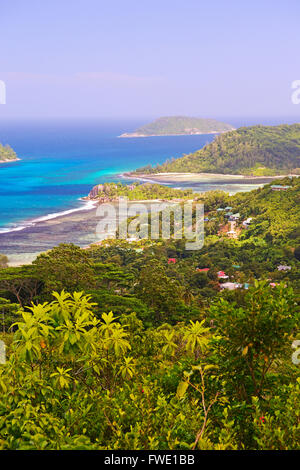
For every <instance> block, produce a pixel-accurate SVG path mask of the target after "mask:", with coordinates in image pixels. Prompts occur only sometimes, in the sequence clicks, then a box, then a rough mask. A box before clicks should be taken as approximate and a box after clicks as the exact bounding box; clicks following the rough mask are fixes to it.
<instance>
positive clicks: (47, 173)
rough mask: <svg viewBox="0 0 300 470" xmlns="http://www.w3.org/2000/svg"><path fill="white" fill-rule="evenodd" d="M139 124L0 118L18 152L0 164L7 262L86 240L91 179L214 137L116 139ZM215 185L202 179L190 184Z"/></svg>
mask: <svg viewBox="0 0 300 470" xmlns="http://www.w3.org/2000/svg"><path fill="white" fill-rule="evenodd" d="M141 124H142V122H105V123H104V122H103V121H97V120H93V121H88V120H85V121H78V120H69V121H66V120H65V121H63V120H61V121H39V122H37V121H27V122H16V121H11V122H9V121H8V122H3V121H2V122H0V142H1V143H2V144H7V143H8V144H10V145H11V146H12V147H13V148H14V150H15V151H16V152H17V154H18V157H19V158H20V160H19V161H16V162H11V163H2V164H0V253H3V254H6V255H7V256H8V257H9V259H10V261H11V258H13V259H17V260H21V261H22V260H23V259H24V260H25V259H27V258H28V259H30V258H31V257H32V256H33V254H36V253H38V252H41V251H45V250H46V249H49V248H51V247H53V246H55V245H57V244H58V243H61V242H73V243H77V244H79V245H80V246H83V245H86V244H88V243H91V242H93V241H94V238H93V235H92V232H93V230H92V227H89V219H90V218H91V215H89V216H87V214H88V213H89V214H92V213H93V212H91V211H90V209H91V207H92V205H91V202H84V201H82V200H81V199H80V198H82V197H83V196H86V195H87V194H88V193H89V191H90V190H91V188H92V187H93V186H94V185H95V184H98V183H102V182H105V181H106V182H112V181H123V182H129V180H126V179H124V178H122V176H120V174H121V173H122V172H125V171H130V170H134V169H135V168H137V167H140V166H144V165H147V164H149V163H151V164H157V163H162V162H164V161H165V160H166V159H168V158H172V157H174V158H177V157H180V156H182V155H183V154H187V153H190V152H193V151H195V150H198V149H199V148H201V147H203V146H204V145H205V144H206V143H209V142H211V141H212V140H213V138H214V135H211V134H210V135H194V136H172V137H167V136H166V137H150V138H129V139H124V138H118V137H117V136H118V135H120V134H121V133H123V132H127V131H128V132H130V131H133V130H134V129H135V128H136V127H138V126H139V125H141ZM248 186H249V187H246V186H245V187H244V188H243V187H241V185H239V186H238V187H237V185H234V182H233V184H228V182H227V183H226V185H225V186H223V189H225V190H228V191H231V192H236V191H240V190H247V189H248V190H249V189H252V185H248ZM177 187H178V184H177ZM218 187H220V185H219V184H218V185H216V184H208V183H207V182H206V183H203V184H202V185H201V184H197V187H196V188H195V189H196V190H197V191H206V190H209V189H216V188H218ZM253 187H254V185H253ZM72 220H73V221H74V223H75V226H74V224H73V225H72V224H71V225H72V227H70V226H68V223H67V222H69V223H70V222H71V221H72ZM82 220H84V221H85V222H84V223H83V222H82ZM62 224H63V228H62ZM46 229H47V230H46ZM91 230H92V232H91ZM90 232H91V233H90ZM16 256H17V257H16Z"/></svg>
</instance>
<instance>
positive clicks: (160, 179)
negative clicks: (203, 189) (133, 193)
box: [120, 172, 299, 184]
mask: <svg viewBox="0 0 300 470" xmlns="http://www.w3.org/2000/svg"><path fill="white" fill-rule="evenodd" d="M120 176H121V177H123V178H131V179H137V180H143V181H148V180H149V182H150V181H151V182H156V183H174V184H175V183H203V184H205V183H212V182H216V183H223V182H224V183H228V182H229V181H231V180H233V181H232V182H233V183H236V184H237V183H241V184H249V183H250V182H251V181H254V182H255V183H259V182H261V183H264V182H268V181H273V180H276V179H279V178H286V177H297V176H299V175H274V176H269V175H266V176H248V175H230V174H222V173H175V172H174V173H150V174H148V173H146V174H145V173H140V174H136V173H134V172H125V173H122V174H120Z"/></svg>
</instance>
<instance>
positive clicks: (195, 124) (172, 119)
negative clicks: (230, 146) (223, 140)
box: [119, 116, 234, 137]
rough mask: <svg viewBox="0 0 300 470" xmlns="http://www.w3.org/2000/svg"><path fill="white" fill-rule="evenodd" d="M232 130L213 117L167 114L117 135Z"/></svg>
mask: <svg viewBox="0 0 300 470" xmlns="http://www.w3.org/2000/svg"><path fill="white" fill-rule="evenodd" d="M231 130H234V127H232V126H231V125H230V124H226V123H225V122H220V121H216V120H215V119H203V118H202V119H201V118H194V117H185V116H167V117H161V118H158V119H156V120H155V121H153V122H151V123H150V124H146V125H145V126H142V127H139V128H138V129H136V130H135V131H134V132H132V133H125V134H122V135H120V136H119V137H154V136H163V135H165V136H166V135H198V134H218V133H222V132H228V131H231Z"/></svg>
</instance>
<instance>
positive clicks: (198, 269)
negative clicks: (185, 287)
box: [196, 268, 210, 273]
mask: <svg viewBox="0 0 300 470" xmlns="http://www.w3.org/2000/svg"><path fill="white" fill-rule="evenodd" d="M209 270H210V268H196V271H198V273H207V272H208V271H209Z"/></svg>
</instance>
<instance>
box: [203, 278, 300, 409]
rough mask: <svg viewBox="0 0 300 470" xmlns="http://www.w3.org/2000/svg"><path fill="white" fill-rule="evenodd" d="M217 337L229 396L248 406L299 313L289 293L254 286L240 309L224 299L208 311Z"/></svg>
mask: <svg viewBox="0 0 300 470" xmlns="http://www.w3.org/2000/svg"><path fill="white" fill-rule="evenodd" d="M210 315H211V316H212V318H213V319H214V324H215V325H216V327H217V331H218V333H219V334H220V336H219V339H218V341H216V349H217V353H218V365H219V370H220V373H221V374H222V373H223V374H224V377H225V378H226V381H227V384H228V386H229V387H230V388H231V392H232V391H234V393H235V394H236V396H237V397H238V399H240V400H246V401H247V402H248V403H250V402H251V397H252V396H258V397H261V396H262V395H263V393H264V392H265V390H266V389H268V388H269V387H270V386H271V383H268V380H267V379H268V372H269V371H270V369H271V367H273V365H274V362H275V361H276V360H277V359H279V358H280V357H281V356H282V355H283V352H284V350H285V347H286V346H287V342H288V337H289V335H291V334H292V333H293V331H294V329H295V328H296V327H297V325H298V322H299V318H300V317H299V309H298V307H297V306H296V304H295V298H294V294H293V291H292V289H290V288H285V286H284V285H283V284H281V285H280V287H277V288H274V289H272V288H271V287H270V286H269V285H268V284H266V283H264V282H257V281H256V282H255V286H254V287H253V288H251V289H249V291H248V292H247V294H246V295H245V296H244V300H243V301H242V302H241V304H240V305H237V304H235V303H234V302H228V301H226V300H224V299H221V300H220V301H218V302H217V303H216V304H215V305H214V306H212V307H211V309H210Z"/></svg>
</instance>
